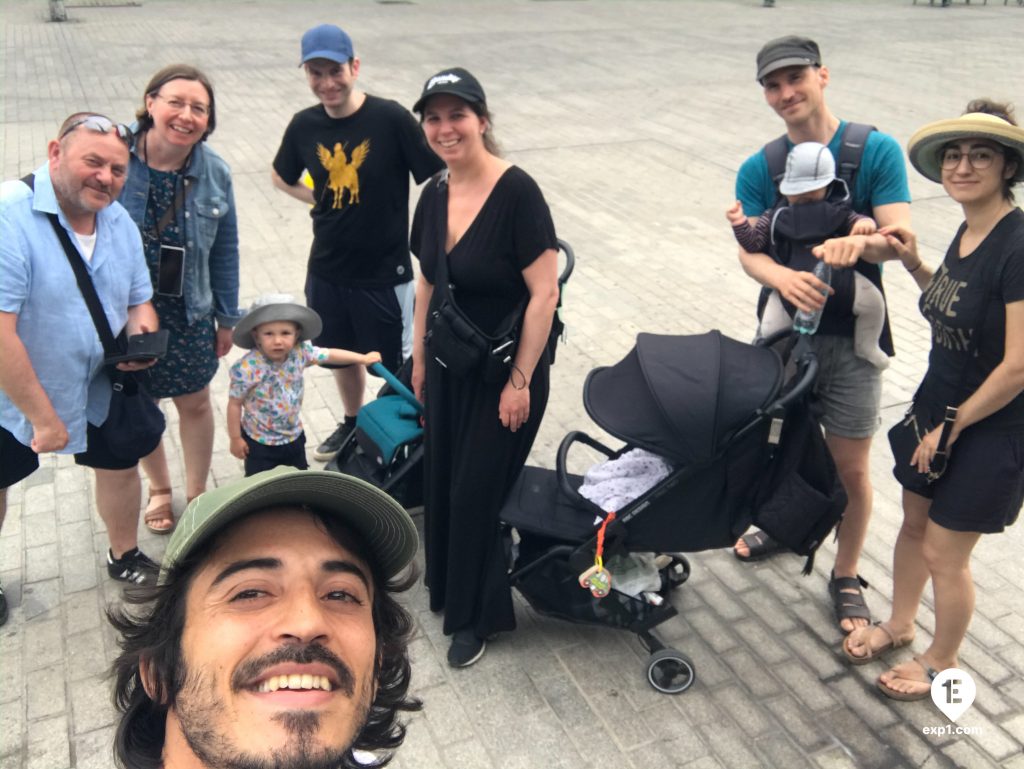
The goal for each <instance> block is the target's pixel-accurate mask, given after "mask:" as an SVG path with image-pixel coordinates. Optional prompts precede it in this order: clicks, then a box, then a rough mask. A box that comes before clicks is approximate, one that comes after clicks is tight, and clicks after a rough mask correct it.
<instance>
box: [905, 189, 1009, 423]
mask: <svg viewBox="0 0 1024 769" xmlns="http://www.w3.org/2000/svg"><path fill="white" fill-rule="evenodd" d="M965 227H966V225H961V227H960V229H959V231H958V232H957V234H956V237H955V238H954V239H953V242H952V244H950V247H949V250H948V251H947V252H946V257H945V259H943V261H942V265H941V266H940V267H939V269H938V270H936V272H935V275H934V276H933V277H932V279H931V282H930V283H929V284H928V287H927V288H925V290H924V291H923V292H922V294H921V299H920V301H919V306H920V308H921V313H922V314H923V315H924V317H925V318H927V320H928V322H929V323H930V324H931V328H932V349H931V353H930V354H929V356H928V372H927V373H926V374H925V378H924V382H923V383H922V385H921V392H920V394H919V395H918V400H919V401H921V402H922V404H923V405H926V406H927V407H929V409H930V410H938V409H942V408H945V406H946V405H953V406H959V405H960V404H961V403H962V402H963V401H964V400H966V399H967V397H968V396H969V395H970V394H971V393H973V392H974V391H975V390H977V389H978V387H979V385H981V383H982V382H983V381H985V379H986V378H987V377H988V375H989V374H991V373H992V370H993V369H994V368H995V367H996V366H998V365H999V363H1000V361H1002V359H1003V356H1004V354H1005V344H1006V305H1007V304H1010V303H1012V302H1019V301H1022V300H1024V211H1021V210H1020V209H1019V208H1015V209H1014V210H1013V211H1011V212H1010V213H1008V214H1007V215H1006V216H1005V217H1003V218H1002V219H1001V220H1000V221H999V223H998V224H997V225H996V226H995V228H993V230H992V232H990V233H989V235H988V237H986V238H985V240H983V241H982V242H981V244H980V245H979V246H978V247H977V248H976V249H975V250H974V251H973V252H972V253H970V254H968V255H967V256H965V257H963V258H960V256H959V254H960V239H961V238H962V237H963V234H964V230H965ZM979 321H980V323H979ZM975 335H978V336H977V342H976V343H975V346H976V347H977V350H976V354H975V356H974V358H973V359H972V358H971V355H970V351H969V350H970V340H971V339H972V337H974V336H975ZM978 424H979V426H981V425H984V426H985V429H986V430H989V429H991V430H995V431H998V432H1020V431H1021V430H1024V393H1022V394H1019V395H1018V396H1017V397H1016V398H1014V399H1013V400H1012V401H1010V403H1008V404H1007V405H1006V406H1004V407H1003V408H1002V409H1000V410H999V411H997V412H995V413H994V414H992V415H991V416H989V417H987V418H986V419H984V420H982V421H981V422H979V423H978Z"/></svg>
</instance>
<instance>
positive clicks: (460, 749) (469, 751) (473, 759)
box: [440, 740, 494, 769]
mask: <svg viewBox="0 0 1024 769" xmlns="http://www.w3.org/2000/svg"><path fill="white" fill-rule="evenodd" d="M440 756H441V760H442V762H443V765H444V766H460V767H466V769H491V767H493V766H494V763H493V762H492V761H491V757H490V756H489V755H488V754H487V751H486V750H484V747H483V745H481V744H480V743H479V742H477V741H476V740H464V741H462V742H454V743H452V744H450V745H445V746H444V747H442V748H441V751H440Z"/></svg>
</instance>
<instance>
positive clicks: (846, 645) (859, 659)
mask: <svg viewBox="0 0 1024 769" xmlns="http://www.w3.org/2000/svg"><path fill="white" fill-rule="evenodd" d="M876 627H877V628H878V629H879V630H881V631H883V632H884V633H885V634H886V635H887V636H889V639H888V640H887V641H886V642H885V643H883V644H882V645H881V646H879V647H878V648H877V649H872V648H871V644H870V643H869V644H867V650H868V653H867V654H865V655H863V656H862V655H860V654H854V653H853V651H852V649H851V648H850V639H852V638H853V636H854V634H857V633H864V634H866V635H865V640H866V638H867V637H869V636H870V633H871V631H872V630H874V629H875V628H876ZM913 640H914V636H909V637H906V636H905V637H903V638H899V637H897V636H896V633H894V632H893V629H892V626H891V625H890V624H889V623H888V622H876V623H874V624H873V625H867V626H866V627H862V628H857V629H856V630H854V631H853V632H852V633H850V634H849V635H847V636H846V638H844V639H843V654H845V655H846V659H848V660H849V661H850V664H851V665H866V664H868V663H869V662H871V661H872V660H876V659H878V658H879V657H881V656H882V655H883V654H885V653H887V652H890V651H892V650H893V649H899V648H900V647H901V646H906V645H907V644H909V643H910V642H911V641H913Z"/></svg>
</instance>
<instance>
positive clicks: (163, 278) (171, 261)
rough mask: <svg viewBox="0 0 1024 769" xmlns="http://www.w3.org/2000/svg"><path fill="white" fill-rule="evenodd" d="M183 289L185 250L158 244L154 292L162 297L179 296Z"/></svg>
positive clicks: (179, 247)
mask: <svg viewBox="0 0 1024 769" xmlns="http://www.w3.org/2000/svg"><path fill="white" fill-rule="evenodd" d="M184 287H185V249H184V248H182V247H181V246H167V245H164V244H163V243H161V244H160V262H159V264H158V265H157V278H156V292H157V293H158V294H162V295H164V296H181V294H182V290H183V289H184Z"/></svg>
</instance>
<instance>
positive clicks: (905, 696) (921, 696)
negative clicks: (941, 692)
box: [876, 657, 939, 702]
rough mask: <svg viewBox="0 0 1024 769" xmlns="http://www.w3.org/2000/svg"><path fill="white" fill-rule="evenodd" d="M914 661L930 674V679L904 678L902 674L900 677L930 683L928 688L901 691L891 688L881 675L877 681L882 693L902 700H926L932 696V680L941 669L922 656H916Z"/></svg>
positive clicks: (905, 679) (927, 674)
mask: <svg viewBox="0 0 1024 769" xmlns="http://www.w3.org/2000/svg"><path fill="white" fill-rule="evenodd" d="M913 661H914V662H916V663H917V664H918V665H920V667H921V670H923V671H924V674H925V675H926V676H928V680H927V681H919V680H917V679H914V678H903V677H902V676H900V678H903V680H904V681H914V683H920V684H925V683H926V684H928V685H929V686H928V688H927V689H925V690H924V691H923V692H899V691H896V690H895V689H890V688H889V687H888V686H887V685H886V684H885V683H884V682H883V681H882V679H881V677H879V679H878V681H877V682H876V683H877V685H878V688H879V689H880V690H881V691H882V694H884V695H885V696H886V697H889V698H890V699H893V700H901V701H902V702H916V701H917V700H926V699H928V698H929V697H931V696H932V689H931V682H932V681H934V680H935V676H937V675H938V674H939V671H938V670H936V669H935V668H933V667H932V666H931V665H929V664H928V663H927V662H925V661H924V660H923V659H921V658H920V657H914V660H913Z"/></svg>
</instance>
